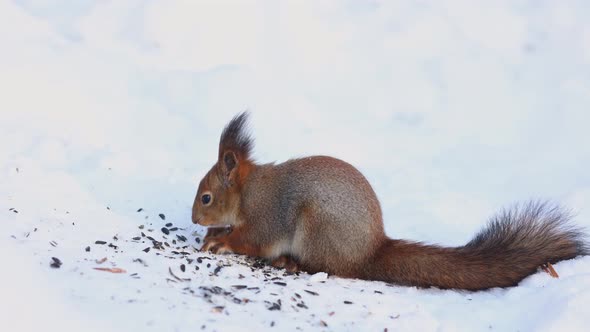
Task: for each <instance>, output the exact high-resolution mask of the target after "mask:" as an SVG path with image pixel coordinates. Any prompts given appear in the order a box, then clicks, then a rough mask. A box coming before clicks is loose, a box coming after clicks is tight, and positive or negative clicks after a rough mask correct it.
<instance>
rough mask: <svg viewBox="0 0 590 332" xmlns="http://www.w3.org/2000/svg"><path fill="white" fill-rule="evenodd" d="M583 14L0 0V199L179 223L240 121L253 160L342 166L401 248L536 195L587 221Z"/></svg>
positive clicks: (589, 27) (588, 138) (524, 6)
mask: <svg viewBox="0 0 590 332" xmlns="http://www.w3.org/2000/svg"><path fill="white" fill-rule="evenodd" d="M589 13H590V3H589V2H587V1H582V0H580V1H544V2H541V1H512V0H509V1H508V0H507V1H493V2H483V1H478V2H474V1H432V2H429V1H412V2H405V1H259V2H256V3H251V2H248V1H82V0H80V1H75V2H71V1H29V0H21V1H7V0H3V1H0V41H1V52H0V133H1V139H0V151H2V152H1V153H0V172H1V173H0V174H2V175H1V176H0V193H2V195H4V196H5V197H7V196H8V197H10V199H11V200H13V201H18V200H21V202H27V204H28V205H29V206H30V205H34V206H35V207H36V208H38V209H43V208H47V209H50V208H52V207H55V206H60V204H61V206H64V205H67V203H68V202H69V201H70V199H71V197H73V196H80V195H82V196H84V197H86V196H88V199H91V200H93V201H95V202H98V203H100V204H104V205H108V206H110V207H112V208H113V209H119V211H123V212H124V211H127V210H128V211H129V213H134V212H135V208H136V207H140V206H147V207H152V208H154V209H156V208H158V209H160V210H162V211H164V210H165V211H166V213H167V214H168V215H171V216H172V218H176V220H183V221H186V223H187V224H188V223H189V222H190V220H189V216H190V206H191V204H192V200H193V195H194V192H195V190H196V185H197V184H198V181H199V179H200V178H201V177H202V176H203V175H204V173H205V172H206V171H207V170H208V169H209V167H210V166H211V165H212V164H213V163H214V162H215V158H216V151H217V143H218V138H219V134H220V131H221V129H222V127H223V125H224V124H225V123H226V122H227V121H228V120H229V119H230V118H231V117H232V116H234V115H235V114H236V113H238V112H240V111H243V110H246V109H248V110H250V111H251V113H252V117H251V120H252V122H251V127H252V130H253V133H254V136H255V137H256V148H255V151H256V152H255V153H256V157H257V159H258V160H259V161H260V162H270V161H284V160H286V159H288V158H292V157H300V156H306V155H311V154H326V155H332V156H335V157H339V158H341V159H344V160H346V161H349V162H350V163H352V164H353V165H355V166H357V167H358V168H359V169H360V170H361V171H362V172H363V173H364V174H365V175H366V176H367V177H368V178H369V180H370V181H371V183H372V184H373V186H374V188H375V190H376V192H377V194H378V196H379V198H380V200H381V203H382V207H383V210H384V213H385V224H386V229H387V232H388V233H389V234H390V235H391V236H393V237H406V238H412V239H419V240H425V241H429V242H437V243H444V244H461V243H463V242H465V241H467V240H468V239H469V238H470V237H471V235H472V234H473V232H475V231H477V230H478V229H479V228H480V227H481V225H482V224H483V223H484V222H485V220H486V219H487V217H489V216H490V214H492V213H494V211H497V210H498V209H500V208H501V207H504V206H508V205H510V204H512V203H513V202H515V201H523V200H527V199H531V198H533V199H536V198H542V199H545V198H546V199H552V200H555V201H557V202H560V203H562V204H564V205H567V206H569V207H571V208H573V209H574V211H575V212H577V213H578V222H579V223H580V224H585V225H590V211H589V208H590V173H589V172H588V165H589V163H590V134H589V133H588V127H589V123H590V113H589V106H590V14H589ZM16 168H19V169H20V171H21V172H26V174H28V176H29V177H28V179H30V181H29V182H26V184H23V183H22V182H21V184H20V185H17V182H15V181H16V180H14V179H15V177H16V174H15V169H16ZM0 204H3V203H0ZM132 207H133V208H132ZM2 208H4V205H2ZM70 208H73V207H70ZM6 209H8V206H6ZM78 209H79V210H83V209H84V207H83V206H82V207H78Z"/></svg>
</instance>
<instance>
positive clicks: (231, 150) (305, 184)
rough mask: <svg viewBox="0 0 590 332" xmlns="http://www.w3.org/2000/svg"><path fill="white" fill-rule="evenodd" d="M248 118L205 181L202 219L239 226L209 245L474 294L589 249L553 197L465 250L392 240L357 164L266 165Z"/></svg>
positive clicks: (227, 139)
mask: <svg viewBox="0 0 590 332" xmlns="http://www.w3.org/2000/svg"><path fill="white" fill-rule="evenodd" d="M247 119H248V113H245V112H244V113H241V114H238V115H237V116H236V117H234V118H233V119H232V120H231V121H230V122H229V123H228V124H227V125H226V127H225V128H224V130H223V132H222V134H221V139H220V142H219V154H218V159H217V162H216V163H215V165H214V166H213V167H212V168H211V170H209V172H208V173H207V174H206V175H205V177H204V178H203V179H202V180H201V182H200V184H199V188H198V191H197V195H196V198H195V201H194V205H193V209H192V221H193V222H194V223H197V224H200V225H204V226H212V227H220V226H230V227H231V231H221V232H219V231H216V230H215V229H214V228H210V229H209V230H210V231H209V232H208V234H207V236H206V237H205V239H204V245H203V248H202V250H205V251H207V250H208V251H211V252H213V253H218V254H221V253H236V254H244V255H248V256H257V257H263V258H266V259H268V260H269V261H270V262H271V264H272V265H273V266H276V267H284V268H286V269H287V270H290V271H296V270H299V269H300V270H302V271H306V272H309V273H315V272H320V271H322V272H327V273H328V274H331V275H336V276H340V277H345V278H359V279H365V280H380V281H385V282H388V283H393V284H397V285H406V286H417V287H438V288H441V289H449V288H450V289H465V290H472V291H475V290H484V289H488V288H492V287H509V286H515V285H517V284H518V283H519V282H520V281H521V280H522V279H524V278H525V277H527V276H529V275H531V274H533V273H535V272H536V271H537V269H538V268H539V267H540V266H542V265H544V264H546V263H555V262H557V261H561V260H565V259H571V258H574V257H576V256H581V255H587V254H588V246H587V243H586V242H585V234H584V233H583V232H582V231H581V229H579V228H576V227H574V226H572V225H571V223H570V221H569V220H570V218H569V216H568V214H567V213H566V212H564V211H562V210H561V209H560V208H559V207H557V206H553V205H551V204H549V203H543V202H529V203H527V204H524V205H520V206H516V207H515V208H512V209H511V210H506V211H504V212H502V213H500V214H498V215H496V216H495V217H493V218H492V219H491V220H490V222H489V224H488V226H487V227H486V228H485V229H483V230H482V231H481V232H480V233H478V234H477V235H476V236H475V237H474V238H473V239H472V240H471V241H469V242H468V243H467V244H466V245H463V246H460V247H453V248H449V247H440V246H436V245H425V244H422V243H419V242H412V241H408V240H397V239H390V238H388V237H387V236H386V235H385V232H384V229H383V220H382V214H381V207H380V205H379V201H378V199H377V196H376V194H375V192H374V191H373V189H372V187H371V185H370V184H369V182H368V181H367V179H366V178H365V177H364V176H363V175H362V174H361V173H360V172H359V171H358V170H357V169H356V168H355V167H353V166H352V165H350V164H348V163H346V162H344V161H342V160H339V159H335V158H332V157H327V156H312V157H306V158H299V159H291V160H288V161H286V162H284V163H280V164H275V163H269V164H258V163H256V162H255V161H254V160H253V159H252V156H251V153H252V148H253V140H252V138H251V136H250V134H249V132H248V130H247V127H246V126H247Z"/></svg>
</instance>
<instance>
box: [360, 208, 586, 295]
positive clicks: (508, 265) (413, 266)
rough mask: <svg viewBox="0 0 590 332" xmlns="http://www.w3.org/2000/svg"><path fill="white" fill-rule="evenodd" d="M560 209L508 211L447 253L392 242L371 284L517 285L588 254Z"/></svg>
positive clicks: (370, 275) (377, 260)
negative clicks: (539, 271) (554, 265)
mask: <svg viewBox="0 0 590 332" xmlns="http://www.w3.org/2000/svg"><path fill="white" fill-rule="evenodd" d="M569 221H570V215H569V213H567V212H566V211H564V210H562V209H561V208H559V207H558V206H554V205H551V204H548V203H544V202H530V203H527V204H524V205H520V206H515V207H513V208H512V209H508V210H505V211H503V212H501V213H500V214H498V215H497V216H495V217H493V218H492V219H491V220H490V222H489V225H488V226H487V227H486V228H485V229H483V230H482V231H481V232H480V233H478V234H477V235H476V236H475V237H474V238H473V240H471V241H469V243H467V244H466V245H464V246H462V247H456V248H443V247H438V246H431V245H423V244H421V243H415V242H409V241H404V240H391V239H388V240H387V241H385V242H384V243H383V245H382V246H381V247H380V249H379V250H378V251H377V253H376V255H375V256H374V258H373V262H372V264H370V267H368V268H367V270H366V273H367V275H366V277H367V279H373V280H383V281H386V282H392V283H396V284H401V285H409V286H420V287H430V286H434V287H439V288H456V289H467V290H482V289H487V288H492V287H508V286H515V285H516V284H518V283H519V282H520V281H521V280H522V279H524V278H525V277H527V276H528V275H531V274H533V273H535V272H536V271H537V269H538V268H539V267H540V266H541V265H543V264H545V263H548V262H549V263H555V262H558V261H561V260H564V259H570V258H574V257H576V256H581V255H587V254H588V251H589V250H588V246H587V243H586V242H585V234H584V233H583V232H582V230H581V229H579V228H575V227H573V226H572V225H571V224H570V223H569Z"/></svg>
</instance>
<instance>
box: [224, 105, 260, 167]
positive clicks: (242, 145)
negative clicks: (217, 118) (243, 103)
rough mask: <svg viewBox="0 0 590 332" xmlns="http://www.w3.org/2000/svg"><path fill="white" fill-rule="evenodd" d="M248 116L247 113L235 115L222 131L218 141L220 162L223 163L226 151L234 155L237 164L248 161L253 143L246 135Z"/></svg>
mask: <svg viewBox="0 0 590 332" xmlns="http://www.w3.org/2000/svg"><path fill="white" fill-rule="evenodd" d="M248 116H249V113H248V112H247V111H246V112H242V113H240V114H238V115H236V116H235V117H234V118H233V119H232V120H231V121H230V122H229V123H228V124H227V125H226V126H225V128H224V129H223V132H222V133H221V139H220V140H219V157H218V158H219V161H220V162H225V160H223V158H224V155H225V153H226V152H227V151H232V152H233V153H234V157H235V158H236V159H237V160H236V161H237V162H239V161H241V160H248V159H250V154H251V152H252V148H253V146H254V141H253V139H252V137H251V136H250V134H249V133H248V125H247V123H248Z"/></svg>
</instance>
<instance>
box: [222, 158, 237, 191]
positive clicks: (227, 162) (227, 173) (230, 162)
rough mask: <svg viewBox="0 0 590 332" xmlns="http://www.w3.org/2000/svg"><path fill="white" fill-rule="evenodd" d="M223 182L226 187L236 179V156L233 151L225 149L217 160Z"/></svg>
mask: <svg viewBox="0 0 590 332" xmlns="http://www.w3.org/2000/svg"><path fill="white" fill-rule="evenodd" d="M219 164H220V167H221V172H222V174H221V175H222V178H223V182H224V184H225V186H226V187H229V186H231V185H232V184H233V183H234V182H235V180H236V174H237V171H238V158H237V157H236V154H235V153H234V152H233V151H225V152H224V153H223V157H222V159H221V160H220V161H219Z"/></svg>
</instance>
